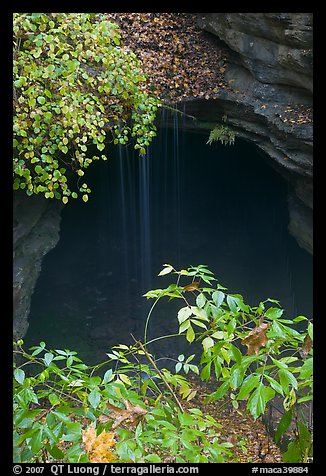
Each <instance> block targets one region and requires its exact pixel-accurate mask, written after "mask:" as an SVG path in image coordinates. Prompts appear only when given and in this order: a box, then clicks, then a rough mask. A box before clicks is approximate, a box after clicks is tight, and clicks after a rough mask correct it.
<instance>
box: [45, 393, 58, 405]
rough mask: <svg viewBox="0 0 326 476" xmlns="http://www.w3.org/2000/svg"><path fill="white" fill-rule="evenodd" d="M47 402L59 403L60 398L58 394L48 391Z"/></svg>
mask: <svg viewBox="0 0 326 476" xmlns="http://www.w3.org/2000/svg"><path fill="white" fill-rule="evenodd" d="M48 398H49V402H50V403H51V405H53V406H54V405H59V404H60V403H61V402H60V398H59V397H58V395H57V394H56V393H50V395H49V397H48Z"/></svg>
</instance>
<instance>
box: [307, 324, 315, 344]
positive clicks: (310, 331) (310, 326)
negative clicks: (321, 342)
mask: <svg viewBox="0 0 326 476" xmlns="http://www.w3.org/2000/svg"><path fill="white" fill-rule="evenodd" d="M308 334H309V337H310V339H311V340H314V333H313V324H312V323H311V322H309V324H308Z"/></svg>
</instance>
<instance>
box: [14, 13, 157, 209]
mask: <svg viewBox="0 0 326 476" xmlns="http://www.w3.org/2000/svg"><path fill="white" fill-rule="evenodd" d="M13 32H14V69H13V72H14V142H13V146H14V158H13V172H14V189H16V190H17V189H24V190H25V191H26V193H27V194H28V195H32V194H43V195H44V196H45V198H56V199H59V200H62V201H63V203H67V202H68V200H69V197H72V198H77V197H78V195H79V194H81V196H82V198H83V200H84V201H87V200H88V194H89V192H90V189H89V187H88V185H87V183H85V182H84V181H83V180H82V177H83V176H84V174H85V169H87V167H88V166H89V165H90V164H91V163H92V162H93V161H94V160H99V159H100V158H101V159H103V160H106V159H107V156H106V153H105V151H104V149H105V147H106V145H105V144H106V142H107V141H108V140H110V141H113V142H114V144H126V143H128V141H130V140H131V139H132V140H133V141H134V147H135V148H136V149H139V151H140V153H141V154H144V153H145V150H146V146H147V145H149V143H150V141H151V140H152V138H153V137H154V136H155V126H154V124H153V121H154V119H155V113H156V110H157V107H158V102H157V100H156V99H155V98H153V97H149V96H148V94H147V92H146V91H145V84H146V78H145V76H144V75H143V74H142V71H141V68H140V64H139V61H138V60H137V58H136V55H135V54H134V53H132V52H131V51H127V50H126V49H124V48H122V47H120V39H119V38H120V35H119V32H118V27H117V25H116V24H114V23H111V22H108V21H107V20H105V17H104V16H103V15H102V14H99V15H94V14H87V13H31V14H30V13H15V14H14V25H13ZM103 151H104V153H103ZM100 153H102V155H101V156H100V155H99V154H100ZM81 180H82V182H81V183H80V181H81ZM73 182H74V183H73Z"/></svg>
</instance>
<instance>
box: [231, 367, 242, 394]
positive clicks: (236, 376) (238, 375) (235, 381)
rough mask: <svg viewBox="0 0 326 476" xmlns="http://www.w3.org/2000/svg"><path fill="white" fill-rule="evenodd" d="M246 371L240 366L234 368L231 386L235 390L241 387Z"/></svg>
mask: <svg viewBox="0 0 326 476" xmlns="http://www.w3.org/2000/svg"><path fill="white" fill-rule="evenodd" d="M244 372H245V371H244V369H243V368H241V367H238V366H234V367H233V368H232V371H231V375H230V385H231V387H232V388H233V389H236V388H238V387H239V385H241V383H242V380H243V377H244Z"/></svg>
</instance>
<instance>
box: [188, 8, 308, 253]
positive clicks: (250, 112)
mask: <svg viewBox="0 0 326 476" xmlns="http://www.w3.org/2000/svg"><path fill="white" fill-rule="evenodd" d="M198 25H199V26H200V27H201V28H203V29H205V30H207V31H209V32H210V33H212V34H214V35H216V36H218V38H219V39H220V40H221V41H222V42H224V44H226V45H228V47H229V48H230V61H229V64H228V66H227V71H226V75H225V79H226V80H227V81H228V84H229V85H230V88H229V89H225V90H223V91H222V92H221V94H220V96H219V98H218V99H214V100H209V101H203V100H193V101H186V102H185V112H186V113H188V114H190V115H193V116H195V117H196V121H193V122H194V123H193V125H191V124H190V123H189V127H198V126H199V127H207V128H208V129H209V128H212V126H213V125H214V123H217V122H222V120H224V121H226V123H227V125H228V126H229V127H230V128H231V129H233V130H234V131H235V132H236V134H237V135H238V137H242V138H244V139H247V140H250V141H252V142H254V143H256V144H257V145H258V146H259V147H260V148H261V149H262V150H263V151H264V152H266V154H268V156H269V157H271V159H273V161H272V164H273V166H274V167H276V168H277V170H278V171H279V172H280V173H281V174H282V175H283V176H284V177H285V178H286V179H287V181H288V183H289V200H288V204H289V231H290V233H292V234H293V235H294V236H295V238H296V239H297V241H298V243H299V245H300V246H302V247H303V248H305V249H306V250H307V251H309V252H310V253H312V202H313V201H312V190H313V153H312V147H313V126H312V47H313V43H312V14H311V13H199V14H198Z"/></svg>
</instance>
